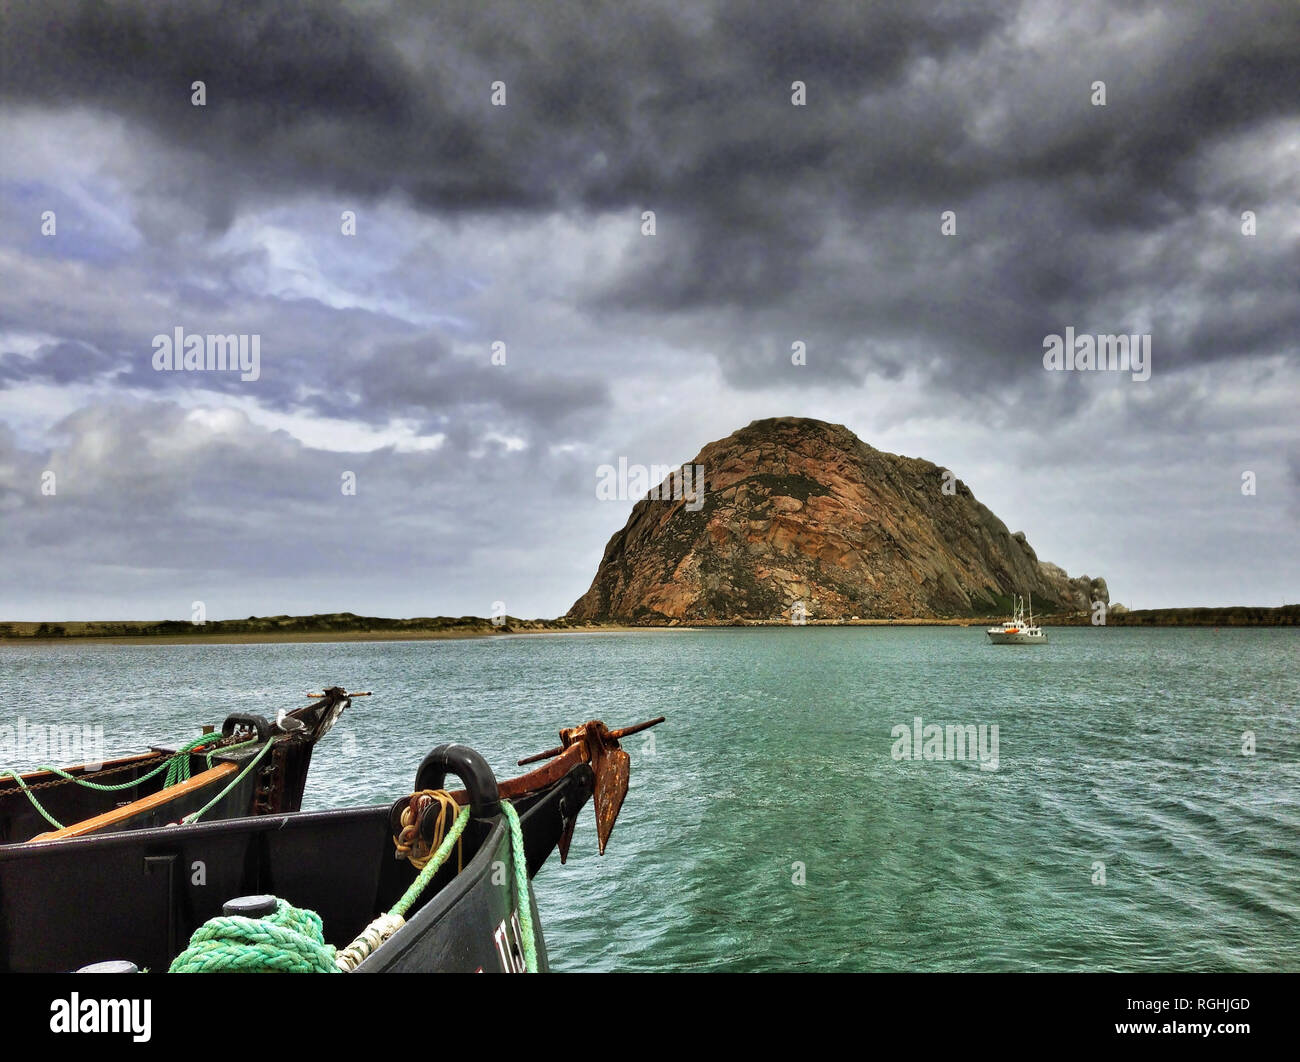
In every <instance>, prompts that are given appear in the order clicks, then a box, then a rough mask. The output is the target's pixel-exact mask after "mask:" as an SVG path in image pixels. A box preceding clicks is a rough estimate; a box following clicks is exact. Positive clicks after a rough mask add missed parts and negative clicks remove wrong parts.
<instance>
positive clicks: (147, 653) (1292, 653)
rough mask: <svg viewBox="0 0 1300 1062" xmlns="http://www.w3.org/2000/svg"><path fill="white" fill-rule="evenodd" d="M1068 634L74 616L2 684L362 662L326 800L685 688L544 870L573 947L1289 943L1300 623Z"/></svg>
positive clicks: (1030, 962) (130, 731)
mask: <svg viewBox="0 0 1300 1062" xmlns="http://www.w3.org/2000/svg"><path fill="white" fill-rule="evenodd" d="M1050 637H1051V643H1050V644H1049V645H1047V646H1042V647H995V646H990V645H987V644H986V640H985V639H984V637H983V634H982V632H981V631H979V630H977V629H974V628H965V629H964V628H811V627H809V628H786V629H762V630H754V629H749V630H712V631H648V632H644V633H641V632H637V633H630V634H592V635H586V634H582V635H557V636H520V637H496V638H491V639H479V640H468V641H435V642H384V643H336V644H305V645H252V646H231V645H199V646H180V645H178V646H110V645H94V644H75V643H74V644H68V645H55V646H50V647H21V648H16V647H0V682H3V686H4V689H5V691H6V694H7V697H6V700H7V714H6V718H5V720H4V721H5V722H7V723H13V722H14V721H15V719H16V718H17V717H19V716H21V717H23V718H24V720H25V723H26V725H27V726H29V727H30V726H32V725H33V724H41V723H53V724H68V723H77V722H81V721H83V720H84V721H87V722H89V723H91V724H95V725H102V726H103V727H104V736H105V740H106V743H107V751H108V753H109V754H110V755H112V754H114V753H117V752H126V751H132V750H134V749H137V748H138V747H140V746H141V745H142V744H147V743H151V742H155V741H162V740H168V739H172V738H175V737H178V736H186V735H188V734H190V733H197V724H199V723H201V722H219V721H220V720H221V719H222V718H224V716H225V714H226V713H228V712H229V711H232V710H236V709H245V710H253V711H261V712H263V713H264V714H271V713H273V712H274V710H275V709H276V708H279V707H293V706H295V705H298V704H301V703H305V700H304V696H303V695H305V694H307V693H308V692H310V691H314V690H319V689H320V688H321V686H322V684H325V685H333V684H340V685H344V686H346V687H348V688H349V689H371V690H374V691H375V696H374V697H371V698H368V699H366V700H359V701H357V702H356V703H355V704H354V705H353V707H352V708H351V709H350V710H349V712H348V714H347V715H346V716H345V717H344V719H343V720H342V721H341V723H340V725H339V727H338V728H337V729H336V730H335V731H334V732H333V733H332V734H330V735H329V737H328V738H327V739H326V740H325V742H324V743H323V744H322V745H321V746H320V747H319V748H318V750H317V756H316V761H315V764H314V766H313V774H312V777H311V779H310V781H309V782H308V793H307V800H306V806H308V807H311V808H323V807H330V806H341V805H347V804H369V803H386V802H388V801H390V800H392V799H393V798H394V797H395V796H397V795H400V794H401V793H402V792H403V791H409V787H410V785H411V783H412V780H413V775H414V772H415V768H416V765H417V764H418V762H419V760H420V759H421V757H422V756H423V755H424V753H425V752H426V751H427V750H428V749H429V748H430V747H431V746H433V745H435V744H438V743H440V742H442V741H447V740H459V741H465V742H467V743H469V744H471V745H473V746H475V747H476V748H478V749H479V750H480V751H481V752H482V753H483V754H484V755H485V756H486V757H487V758H488V760H489V762H491V763H492V765H493V766H494V767H495V768H496V769H497V771H498V773H500V774H503V775H505V774H508V773H515V769H513V767H512V765H513V763H514V760H515V759H516V758H517V757H519V756H521V755H524V754H527V753H531V752H536V751H541V750H542V749H545V748H548V747H550V746H552V745H554V744H555V743H556V731H557V730H558V729H559V727H561V726H564V725H570V724H574V723H578V722H582V721H585V720H587V719H589V718H593V717H594V718H602V719H604V720H605V721H606V722H607V723H609V724H610V725H611V726H619V725H625V724H628V723H633V722H638V721H640V720H642V719H646V718H649V717H651V716H655V715H659V714H663V715H667V716H668V722H667V723H666V724H664V725H663V726H661V727H659V728H658V729H657V730H656V731H654V734H655V739H654V744H653V748H651V747H650V745H649V742H648V740H647V738H646V737H645V736H644V735H639V736H637V737H634V738H632V739H630V740H629V742H628V743H627V747H628V750H629V751H630V752H631V754H632V760H633V766H632V788H631V792H630V793H629V795H628V799H627V803H626V804H625V805H624V808H623V813H622V816H621V817H620V819H619V823H618V827H617V828H616V829H615V831H614V835H613V838H612V840H611V842H610V847H609V850H608V852H607V854H606V855H605V857H604V858H603V859H602V858H601V857H599V856H597V854H596V839H595V829H594V823H593V822H592V819H591V812H590V810H587V811H585V812H584V815H583V820H582V822H581V824H580V825H579V828H578V833H577V836H576V837H575V839H574V845H573V850H572V851H571V853H570V857H569V863H568V865H567V866H561V865H560V863H559V861H558V859H554V860H553V861H552V862H550V863H548V864H547V866H546V868H545V869H544V870H543V872H542V874H541V875H540V876H539V878H538V881H537V896H538V903H539V905H540V907H541V912H542V919H543V925H544V928H545V933H546V937H547V942H548V946H549V949H550V952H551V958H552V963H553V965H554V966H555V967H557V968H559V969H572V970H580V969H600V970H614V969H617V970H676V969H698V970H718V969H727V970H783V969H801V970H1094V969H1102V970H1296V969H1300V734H1298V733H1297V705H1298V704H1300V634H1297V632H1295V631H1291V630H1277V629H1259V630H1229V629H1223V630H1217V631H1216V630H1212V629H1183V630H1176V629H1170V630H1137V629H1128V630H1125V629H1118V628H1102V629H1098V628H1067V629H1052V630H1051V631H1050ZM916 716H920V717H922V719H923V720H924V723H925V724H930V723H937V724H943V725H948V724H952V725H960V726H965V725H968V724H969V725H975V726H980V725H984V726H986V727H990V726H992V725H993V724H996V725H997V726H998V762H997V769H996V770H987V769H981V767H980V765H979V764H978V763H977V762H975V761H974V760H973V759H966V760H956V759H954V760H924V759H918V760H900V759H896V758H894V756H893V755H892V751H893V750H894V747H895V745H896V739H895V736H894V735H893V734H892V733H891V731H892V730H893V728H895V727H896V726H902V727H903V728H905V729H906V730H908V731H909V732H910V730H911V728H912V725H913V719H914V717H916ZM1247 731H1251V732H1253V734H1254V735H1255V742H1256V754H1255V755H1253V756H1245V755H1243V754H1242V747H1243V734H1244V733H1245V732H1247ZM986 733H989V732H988V731H986ZM15 758H16V759H17V760H18V763H17V765H18V766H32V765H33V764H32V763H31V762H30V761H28V760H25V759H24V758H23V757H22V756H12V757H10V759H11V760H13V759H15ZM1099 863H1100V864H1104V874H1105V884H1100V883H1099V881H1098V883H1094V879H1099V874H1098V869H1097V864H1099ZM800 865H801V866H802V871H800ZM799 878H801V879H802V883H801V884H796V883H795V880H796V879H799ZM290 899H291V898H290Z"/></svg>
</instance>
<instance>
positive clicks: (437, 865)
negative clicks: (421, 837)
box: [388, 807, 469, 918]
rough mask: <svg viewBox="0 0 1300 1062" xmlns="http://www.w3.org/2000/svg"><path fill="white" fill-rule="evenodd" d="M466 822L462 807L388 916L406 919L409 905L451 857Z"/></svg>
mask: <svg viewBox="0 0 1300 1062" xmlns="http://www.w3.org/2000/svg"><path fill="white" fill-rule="evenodd" d="M468 822H469V808H468V807H463V808H461V809H460V811H459V812H457V814H456V821H455V822H453V823H452V824H451V829H450V830H448V831H447V836H446V837H444V838H443V839H442V844H440V845H438V850H437V851H436V852H434V853H433V855H432V856H430V857H429V861H428V862H427V863H425V864H424V869H423V870H421V871H420V873H419V875H418V876H417V877H416V879H415V880H414V881H413V882H411V887H410V888H409V889H407V890H406V892H404V893H403V894H402V898H401V899H400V900H398V901H397V902H396V903H395V904H393V906H392V908H391V909H390V910H389V912H388V913H389V914H390V915H393V916H394V917H395V918H405V917H406V912H407V911H409V910H410V909H411V904H413V903H415V901H416V900H418V899H419V898H420V893H422V892H424V889H425V886H426V885H428V884H429V882H431V881H432V880H433V876H434V875H435V874H437V873H438V871H439V870H441V869H442V865H443V863H445V862H447V857H448V856H449V855H451V850H452V848H453V847H454V846H455V844H456V842H457V841H458V840H460V835H461V834H462V833H464V832H465V826H466V825H467V824H468Z"/></svg>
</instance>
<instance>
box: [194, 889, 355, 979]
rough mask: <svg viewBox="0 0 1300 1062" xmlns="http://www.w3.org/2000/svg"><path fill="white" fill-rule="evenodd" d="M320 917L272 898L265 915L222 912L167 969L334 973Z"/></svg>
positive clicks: (195, 934) (196, 932) (333, 953)
mask: <svg viewBox="0 0 1300 1062" xmlns="http://www.w3.org/2000/svg"><path fill="white" fill-rule="evenodd" d="M334 957H335V949H334V947H333V945H331V944H326V943H325V935H324V930H323V926H322V924H321V920H320V915H318V914H317V913H316V912H315V911H309V910H306V909H305V908H299V907H294V906H292V905H291V904H287V903H285V902H284V901H283V900H277V901H276V907H275V911H274V912H272V913H271V914H269V915H267V916H266V917H265V918H241V917H240V916H238V915H221V916H220V917H218V918H210V919H208V920H207V921H206V922H205V923H203V925H201V926H199V928H198V929H196V930H195V931H194V935H193V936H192V937H190V944H189V947H187V948H186V949H185V950H184V951H183V952H181V953H180V954H179V955H177V956H176V958H175V959H174V960H173V961H172V964H171V967H170V968H169V970H168V972H169V973H222V972H232V973H338V972H339V969H338V967H337V966H335V965H334Z"/></svg>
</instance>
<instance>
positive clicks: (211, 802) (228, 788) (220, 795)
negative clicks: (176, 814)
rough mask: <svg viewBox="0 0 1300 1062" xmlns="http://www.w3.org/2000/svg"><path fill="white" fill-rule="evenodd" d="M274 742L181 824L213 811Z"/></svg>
mask: <svg viewBox="0 0 1300 1062" xmlns="http://www.w3.org/2000/svg"><path fill="white" fill-rule="evenodd" d="M274 744H275V741H274V740H271V741H268V742H267V743H266V744H265V745H263V746H262V751H261V752H259V753H258V754H257V755H256V756H254V757H253V758H252V759H251V760H249V762H248V766H247V767H245V768H244V769H243V770H242V771H240V772H239V773H238V774H237V775H235V778H234V781H232V782H231V783H230V784H229V785H228V786H226V788H225V789H223V790H222V791H221V792H220V793H218V794H217V795H216V796H214V797H213V798H212V799H211V800H209V801H208V802H207V803H206V804H204V805H203V807H201V808H199V810H198V811H191V812H190V813H189V814H188V815H186V816H185V817H184V818H183V819H181V824H182V825H185V826H188V825H189V824H190V823H192V822H198V821H199V819H200V818H202V817H203V816H204V815H206V814H207V813H208V812H209V811H211V810H212V808H213V807H214V806H215V805H216V804H217V802H218V801H220V800H221V799H222V798H223V797H224V796H225V795H226V794H227V793H229V792H230V791H231V790H232V789H234V788H235V786H237V785H238V784H239V783H240V782H242V781H243V780H244V776H245V775H246V774H248V772H249V771H251V770H252V769H253V768H254V767H256V766H257V765H258V762H259V761H260V760H261V759H262V757H263V756H265V755H266V754H267V753H268V752H270V751H271V746H273V745H274Z"/></svg>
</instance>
